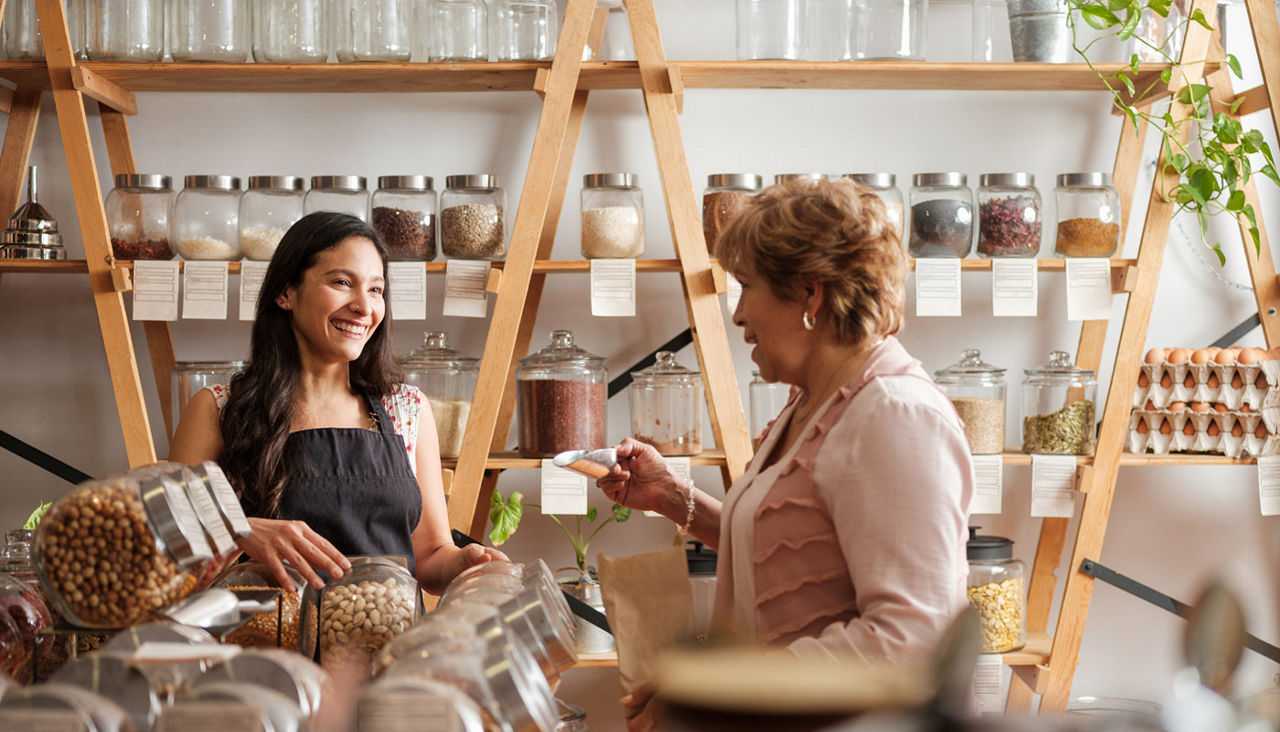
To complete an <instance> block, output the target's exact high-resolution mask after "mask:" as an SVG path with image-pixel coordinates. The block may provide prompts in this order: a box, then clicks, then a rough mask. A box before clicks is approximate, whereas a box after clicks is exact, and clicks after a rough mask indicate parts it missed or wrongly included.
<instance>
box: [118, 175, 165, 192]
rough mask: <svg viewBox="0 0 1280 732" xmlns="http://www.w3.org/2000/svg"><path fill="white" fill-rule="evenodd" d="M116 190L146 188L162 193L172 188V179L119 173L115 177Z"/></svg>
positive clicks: (163, 176)
mask: <svg viewBox="0 0 1280 732" xmlns="http://www.w3.org/2000/svg"><path fill="white" fill-rule="evenodd" d="M115 182H116V188H146V189H150V190H157V191H163V190H167V189H169V188H172V187H173V178H170V177H169V176H167V175H155V174H152V173H121V174H120V175H117V176H116V177H115Z"/></svg>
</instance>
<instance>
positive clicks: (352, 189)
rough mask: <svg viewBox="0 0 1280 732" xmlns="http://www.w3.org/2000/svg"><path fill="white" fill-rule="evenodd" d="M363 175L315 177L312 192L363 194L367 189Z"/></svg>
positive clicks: (312, 178)
mask: <svg viewBox="0 0 1280 732" xmlns="http://www.w3.org/2000/svg"><path fill="white" fill-rule="evenodd" d="M366 187H367V186H366V185H365V179H364V176H363V175H313V176H311V190H313V191H314V190H322V191H344V192H348V193H363V192H364V191H365V189H366Z"/></svg>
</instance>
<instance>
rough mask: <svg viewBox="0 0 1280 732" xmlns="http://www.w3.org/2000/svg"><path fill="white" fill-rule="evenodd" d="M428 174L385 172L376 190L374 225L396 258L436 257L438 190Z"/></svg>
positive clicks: (414, 259)
mask: <svg viewBox="0 0 1280 732" xmlns="http://www.w3.org/2000/svg"><path fill="white" fill-rule="evenodd" d="M433 185H434V181H433V180H432V179H431V176H429V175H383V176H379V177H378V190H376V191H374V192H373V200H372V203H371V204H370V205H371V206H372V208H371V210H370V213H371V214H372V219H373V228H374V229H376V230H377V231H378V233H379V234H381V235H382V241H383V242H384V243H385V244H386V245H387V255H388V256H389V257H390V258H391V259H393V260H407V261H427V262H430V261H431V260H433V259H435V258H436V191H435V188H434V187H433Z"/></svg>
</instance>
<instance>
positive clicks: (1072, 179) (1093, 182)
mask: <svg viewBox="0 0 1280 732" xmlns="http://www.w3.org/2000/svg"><path fill="white" fill-rule="evenodd" d="M1058 185H1060V186H1090V187H1098V188H1100V187H1102V186H1109V185H1111V174H1110V173H1061V174H1059V175H1058Z"/></svg>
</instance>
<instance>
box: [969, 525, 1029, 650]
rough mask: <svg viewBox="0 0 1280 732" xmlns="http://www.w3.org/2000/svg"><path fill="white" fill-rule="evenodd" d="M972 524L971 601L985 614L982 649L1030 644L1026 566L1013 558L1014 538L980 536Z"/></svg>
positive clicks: (970, 551) (979, 612) (970, 528)
mask: <svg viewBox="0 0 1280 732" xmlns="http://www.w3.org/2000/svg"><path fill="white" fill-rule="evenodd" d="M978 528H979V527H977V526H970V527H969V542H968V544H967V545H966V546H965V553H966V554H967V555H968V558H969V582H968V588H967V590H966V591H967V593H968V595H969V604H970V605H972V606H973V608H974V609H975V610H977V611H978V615H979V616H980V617H981V618H982V652H983V653H1007V652H1009V651H1016V650H1018V649H1019V648H1021V647H1023V646H1025V645H1026V644H1027V586H1026V576H1027V566H1026V565H1025V564H1023V563H1022V562H1021V561H1020V560H1018V559H1014V558H1013V542H1012V541H1011V540H1009V539H1006V538H1004V537H1003V536H978Z"/></svg>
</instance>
